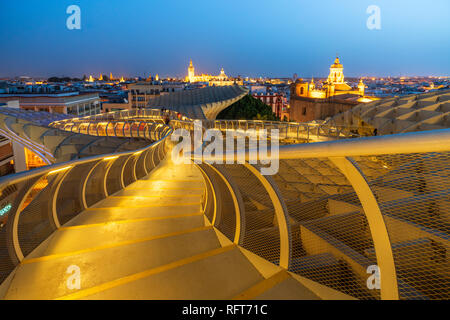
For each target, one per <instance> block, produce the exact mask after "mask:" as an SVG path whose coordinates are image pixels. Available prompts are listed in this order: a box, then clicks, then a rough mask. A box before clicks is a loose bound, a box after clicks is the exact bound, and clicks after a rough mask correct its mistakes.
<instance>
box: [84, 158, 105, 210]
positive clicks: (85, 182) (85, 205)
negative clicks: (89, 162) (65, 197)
mask: <svg viewBox="0 0 450 320" xmlns="http://www.w3.org/2000/svg"><path fill="white" fill-rule="evenodd" d="M101 162H102V160H99V161H97V163H96V164H94V165H93V166H92V168H91V169H90V170H89V172H88V174H87V175H86V178H85V179H84V181H83V186H82V187H81V202H82V204H83V209H86V208H87V207H88V205H87V201H86V185H87V183H88V180H89V177H90V176H91V174H92V172H94V170H95V168H97V166H98V165H99V164H100V163H101Z"/></svg>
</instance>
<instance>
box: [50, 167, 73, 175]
mask: <svg viewBox="0 0 450 320" xmlns="http://www.w3.org/2000/svg"><path fill="white" fill-rule="evenodd" d="M70 168H72V166H67V167H64V168H61V169H56V170H53V171H50V172H49V173H48V175H50V174H54V173H58V172H62V171H66V170H67V169H70Z"/></svg>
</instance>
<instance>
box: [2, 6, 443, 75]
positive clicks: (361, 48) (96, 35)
mask: <svg viewBox="0 0 450 320" xmlns="http://www.w3.org/2000/svg"><path fill="white" fill-rule="evenodd" d="M71 4H76V5H79V6H80V8H81V30H68V29H67V28H66V19H67V17H68V16H69V15H68V14H66V8H67V7H68V6H69V5H71ZM372 4H375V5H378V6H379V7H380V8H381V30H369V29H367V27H366V20H367V18H368V17H369V15H368V14H367V13H366V9H367V7H368V6H369V5H372ZM449 13H450V1H449V0H428V1H423V0H320V1H318V0H191V1H188V0H126V1H125V0H40V1H38V0H0V39H1V41H0V43H1V46H0V78H1V77H6V76H19V75H30V76H45V77H46V76H52V75H56V76H62V75H68V76H79V77H81V76H82V75H83V74H94V75H98V74H99V73H100V72H103V73H104V74H105V73H107V74H109V72H112V73H113V74H114V75H116V76H119V75H124V76H147V75H148V74H149V73H150V74H152V75H154V74H156V73H159V74H160V76H184V75H186V72H187V71H186V68H187V65H188V62H189V59H190V58H192V60H193V61H194V65H195V67H196V73H199V72H200V73H201V72H205V73H210V74H218V73H219V70H220V68H221V67H223V68H224V69H225V72H226V73H227V74H228V75H234V76H236V75H243V76H273V77H291V76H292V75H293V74H294V73H297V74H298V75H299V77H310V76H316V77H319V76H326V75H327V73H328V68H329V66H330V64H331V63H332V62H333V60H334V57H335V55H336V53H338V54H339V56H340V58H341V62H342V63H343V64H344V73H345V75H346V76H385V75H393V76H397V75H444V76H445V75H450V41H449V39H450V20H449V19H448V15H449Z"/></svg>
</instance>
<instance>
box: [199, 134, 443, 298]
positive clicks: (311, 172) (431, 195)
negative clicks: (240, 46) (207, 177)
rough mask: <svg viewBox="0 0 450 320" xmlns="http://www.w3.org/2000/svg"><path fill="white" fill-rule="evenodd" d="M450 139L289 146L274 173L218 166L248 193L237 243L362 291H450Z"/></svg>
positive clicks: (333, 284)
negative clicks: (268, 233) (267, 232)
mask: <svg viewBox="0 0 450 320" xmlns="http://www.w3.org/2000/svg"><path fill="white" fill-rule="evenodd" d="M449 146H450V130H438V131H435V132H419V133H411V134H403V135H392V136H383V137H373V138H366V139H355V140H347V141H345V142H341V141H336V142H324V143H320V144H300V145H289V146H282V147H281V148H280V152H279V159H276V160H279V170H278V172H277V173H276V174H275V175H273V176H271V177H270V178H261V175H260V174H259V173H258V172H254V171H252V172H250V171H249V168H251V166H250V164H248V163H246V164H235V165H214V166H215V167H217V168H220V169H221V170H222V171H223V172H225V173H226V175H223V179H225V180H228V181H229V182H230V185H231V186H232V187H233V191H234V192H235V193H236V194H238V195H239V196H240V197H241V199H242V204H241V205H240V206H238V207H239V210H240V212H239V213H238V215H236V216H234V217H233V218H235V220H236V222H240V225H239V224H238V223H237V224H236V227H235V229H236V233H237V232H241V234H240V235H239V236H238V237H237V238H236V237H235V238H234V241H235V243H237V244H240V245H242V246H243V247H244V248H246V249H248V250H250V251H251V252H253V253H255V254H258V255H260V256H261V257H263V258H265V259H266V260H268V261H271V262H273V263H275V264H277V263H278V259H277V257H279V260H282V259H281V257H288V263H283V266H284V267H285V268H286V269H288V271H291V272H294V273H296V274H298V275H300V276H303V277H306V278H308V279H310V280H313V281H316V282H318V283H321V284H323V285H325V286H328V287H330V288H333V289H335V290H338V291H340V292H341V293H344V294H347V295H349V296H351V297H355V298H358V299H449V292H450V261H449V258H448V256H449V254H448V252H449V248H450V241H449V240H450V218H449V217H450V202H449V200H450V189H449V187H450V179H449V178H450V168H449V164H450V161H449V160H450V159H449V153H450V147H449ZM250 154H251V152H250V151H248V152H246V153H245V159H246V161H249V155H250ZM225 158H226V156H224V159H225ZM211 160H213V159H209V158H208V159H207V160H205V159H204V161H211ZM261 160H264V158H260V159H259V161H261ZM272 160H273V159H272ZM254 167H255V168H259V166H254ZM264 179H266V180H267V181H266V182H268V181H273V184H270V183H262V182H264ZM261 183H262V184H261ZM217 202H218V204H217V205H218V206H220V201H217ZM277 203H278V205H277ZM280 204H281V205H280ZM280 208H281V209H280ZM280 211H282V213H280ZM283 213H284V215H285V217H286V219H285V220H284V219H283ZM239 219H241V220H239ZM274 227H275V229H273V230H276V232H274V234H273V235H272V236H269V235H267V234H264V236H260V234H259V231H263V232H266V231H268V230H271V228H274ZM240 229H242V230H240ZM219 230H220V229H219ZM255 230H256V231H257V232H256V233H254V231H255ZM230 233H231V232H230ZM229 238H230V240H232V238H231V237H229ZM286 239H287V240H286ZM286 241H288V242H289V245H286ZM272 248H273V249H274V250H272ZM272 253H275V254H272ZM277 255H278V256H277ZM280 265H282V264H281V263H280Z"/></svg>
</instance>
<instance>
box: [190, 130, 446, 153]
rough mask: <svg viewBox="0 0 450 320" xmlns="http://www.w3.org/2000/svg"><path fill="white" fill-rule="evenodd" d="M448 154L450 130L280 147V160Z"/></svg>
mask: <svg viewBox="0 0 450 320" xmlns="http://www.w3.org/2000/svg"><path fill="white" fill-rule="evenodd" d="M268 149H270V148H268ZM445 151H450V129H440V130H430V131H419V132H408V133H399V134H392V135H385V136H374V137H361V138H355V139H346V140H335V141H327V142H316V143H301V144H292V145H282V146H280V147H279V154H278V159H305V158H328V157H351V156H375V155H385V154H404V153H425V152H445ZM250 154H258V150H253V149H252V150H242V151H236V152H224V154H223V158H224V159H226V158H227V156H229V157H232V156H233V155H234V156H235V157H237V158H238V159H239V156H241V157H243V156H245V159H246V160H249V159H250ZM193 157H194V155H193ZM195 158H197V157H195ZM202 159H203V160H215V159H217V156H211V158H205V157H203V158H202ZM270 159H272V157H271V155H270V154H269V155H268V156H267V157H260V156H259V155H258V160H270Z"/></svg>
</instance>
